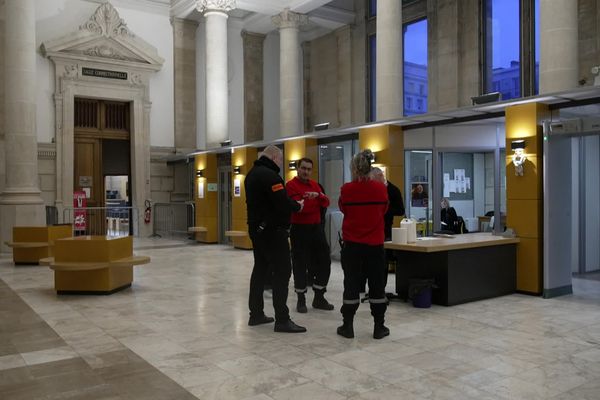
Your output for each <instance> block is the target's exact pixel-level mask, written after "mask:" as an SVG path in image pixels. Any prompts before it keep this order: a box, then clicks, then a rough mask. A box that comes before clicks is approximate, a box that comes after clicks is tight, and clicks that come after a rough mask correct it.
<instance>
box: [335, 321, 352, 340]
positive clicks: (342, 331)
mask: <svg viewBox="0 0 600 400" xmlns="http://www.w3.org/2000/svg"><path fill="white" fill-rule="evenodd" d="M337 334H338V335H340V336H343V337H345V338H348V339H352V338H353V337H354V327H353V326H352V324H347V323H345V322H344V325H342V326H338V328H337Z"/></svg>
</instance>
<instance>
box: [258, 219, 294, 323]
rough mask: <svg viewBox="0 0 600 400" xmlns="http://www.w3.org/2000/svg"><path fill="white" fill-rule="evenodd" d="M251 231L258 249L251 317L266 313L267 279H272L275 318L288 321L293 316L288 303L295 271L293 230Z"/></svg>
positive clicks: (267, 229)
mask: <svg viewBox="0 0 600 400" xmlns="http://www.w3.org/2000/svg"><path fill="white" fill-rule="evenodd" d="M253 228H254V229H253ZM249 231H250V232H249V233H250V239H251V240H252V251H253V252H254V268H253V269H252V275H251V276H250V295H249V299H248V308H249V309H250V317H260V316H262V315H263V309H264V300H263V289H264V285H265V282H269V283H271V285H272V288H273V309H275V320H276V321H277V322H285V321H287V320H289V319H290V311H289V309H288V307H287V304H286V303H287V298H288V284H289V281H290V276H291V273H292V266H291V263H290V244H289V241H288V238H289V232H288V230H287V229H286V228H283V227H275V228H266V229H264V230H261V229H257V228H256V227H250V228H249Z"/></svg>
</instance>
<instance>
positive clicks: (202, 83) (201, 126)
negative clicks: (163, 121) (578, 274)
mask: <svg viewBox="0 0 600 400" xmlns="http://www.w3.org/2000/svg"><path fill="white" fill-rule="evenodd" d="M205 32H206V24H205V23H204V18H202V20H201V21H200V24H199V25H198V29H196V144H197V146H198V148H199V149H205V148H206V62H205V60H206V54H205V52H206V39H205V38H206V33H205Z"/></svg>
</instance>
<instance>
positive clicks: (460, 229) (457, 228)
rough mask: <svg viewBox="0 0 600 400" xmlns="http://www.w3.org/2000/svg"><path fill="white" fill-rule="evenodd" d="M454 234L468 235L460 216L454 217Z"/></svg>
mask: <svg viewBox="0 0 600 400" xmlns="http://www.w3.org/2000/svg"><path fill="white" fill-rule="evenodd" d="M454 233H457V234H460V233H469V230H468V229H467V225H466V224H465V220H464V219H463V217H461V216H458V217H456V222H454Z"/></svg>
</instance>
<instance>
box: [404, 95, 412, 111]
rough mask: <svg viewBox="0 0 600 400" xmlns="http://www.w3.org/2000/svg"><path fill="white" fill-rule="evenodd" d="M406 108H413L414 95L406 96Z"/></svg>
mask: <svg viewBox="0 0 600 400" xmlns="http://www.w3.org/2000/svg"><path fill="white" fill-rule="evenodd" d="M404 109H405V110H410V109H412V97H407V98H406V107H404Z"/></svg>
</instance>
